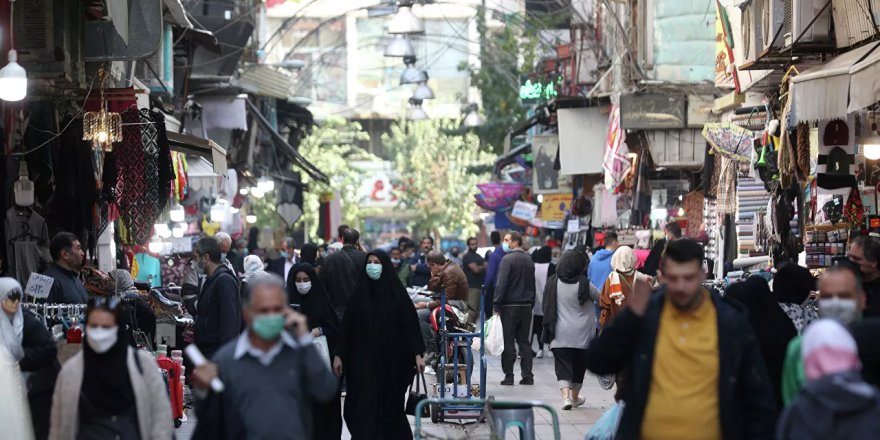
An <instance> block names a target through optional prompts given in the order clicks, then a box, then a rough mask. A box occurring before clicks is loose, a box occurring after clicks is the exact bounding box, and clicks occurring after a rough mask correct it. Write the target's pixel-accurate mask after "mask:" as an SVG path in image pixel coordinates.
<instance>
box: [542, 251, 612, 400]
mask: <svg viewBox="0 0 880 440" xmlns="http://www.w3.org/2000/svg"><path fill="white" fill-rule="evenodd" d="M586 271H587V257H586V255H584V254H583V253H581V252H578V251H566V252H565V253H563V254H562V257H560V258H559V265H558V266H557V267H556V274H555V275H553V276H551V277H550V280H548V281H547V286H546V288H545V289H544V304H543V306H544V326H543V333H542V339H543V340H544V342H545V343H548V344H551V346H552V347H553V360H554V362H555V364H556V380H558V381H559V390H560V392H561V393H562V409H564V410H569V409H572V408H577V407H579V406H581V405H583V404H584V401H585V399H584V398H583V397H580V396H579V394H580V391H581V387H582V386H583V384H584V375H585V374H586V372H587V361H586V358H587V346H588V345H589V344H590V341H592V339H593V335H594V334H595V330H596V308H595V307H594V306H593V301H595V300H597V299H598V298H599V291H598V290H596V289H595V288H593V287H592V285H591V284H590V281H589V280H588V279H587V277H585V276H584V273H586Z"/></svg>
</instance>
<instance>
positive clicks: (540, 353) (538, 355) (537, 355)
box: [535, 350, 544, 359]
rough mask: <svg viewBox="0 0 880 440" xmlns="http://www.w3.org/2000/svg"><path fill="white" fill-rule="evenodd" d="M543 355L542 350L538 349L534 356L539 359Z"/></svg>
mask: <svg viewBox="0 0 880 440" xmlns="http://www.w3.org/2000/svg"><path fill="white" fill-rule="evenodd" d="M542 357H544V350H538V354H536V355H535V358H537V359H541V358H542Z"/></svg>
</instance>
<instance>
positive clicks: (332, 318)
mask: <svg viewBox="0 0 880 440" xmlns="http://www.w3.org/2000/svg"><path fill="white" fill-rule="evenodd" d="M291 272H292V273H293V275H294V279H296V274H297V273H300V272H302V273H304V274H306V275H308V276H309V282H311V283H312V288H311V289H310V290H309V291H308V292H307V293H304V294H301V293H299V291H297V290H296V284H295V283H294V285H293V286H288V289H291V288H292V289H293V290H294V291H296V292H297V294H298V295H299V300H300V302H299V304H300V311H301V312H302V313H303V314H304V315H306V317H308V322H309V328H316V327H324V331H325V333H327V332H328V327H329V328H330V330H331V331H333V332H335V331H336V330H337V329H338V328H339V318H337V317H336V312H334V311H333V306H331V305H330V297H328V296H327V292H326V291H325V290H324V285H323V284H322V283H321V280H320V279H319V278H318V274H317V272H315V268H314V267H312V265H311V264H308V263H300V264H297V265H295V266H293V268H292V269H291Z"/></svg>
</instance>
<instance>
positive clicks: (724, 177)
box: [717, 157, 738, 214]
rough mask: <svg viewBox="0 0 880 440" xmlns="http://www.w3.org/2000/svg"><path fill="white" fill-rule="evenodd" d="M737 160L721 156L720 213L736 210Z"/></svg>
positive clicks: (719, 181)
mask: <svg viewBox="0 0 880 440" xmlns="http://www.w3.org/2000/svg"><path fill="white" fill-rule="evenodd" d="M737 167H738V165H737V162H736V161H735V160H732V159H729V158H727V157H722V158H721V174H720V176H719V179H718V207H717V209H718V213H719V214H733V213H735V212H736V170H737Z"/></svg>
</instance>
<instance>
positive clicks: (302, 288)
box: [295, 281, 312, 295]
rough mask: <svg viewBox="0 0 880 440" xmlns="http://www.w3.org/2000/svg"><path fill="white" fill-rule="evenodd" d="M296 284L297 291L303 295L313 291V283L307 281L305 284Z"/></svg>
mask: <svg viewBox="0 0 880 440" xmlns="http://www.w3.org/2000/svg"><path fill="white" fill-rule="evenodd" d="M295 284H296V291H297V292H299V293H301V294H303V295H305V294H307V293H309V291H310V290H312V282H311V281H306V282H305V283H295Z"/></svg>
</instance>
